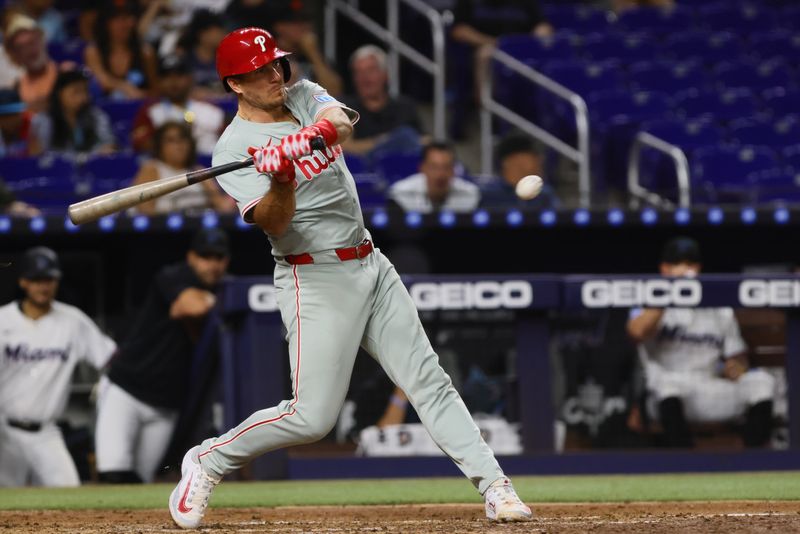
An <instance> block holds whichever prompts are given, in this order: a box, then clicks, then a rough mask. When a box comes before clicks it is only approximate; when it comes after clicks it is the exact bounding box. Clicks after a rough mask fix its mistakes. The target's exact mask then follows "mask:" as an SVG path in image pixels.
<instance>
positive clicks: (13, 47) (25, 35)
mask: <svg viewBox="0 0 800 534" xmlns="http://www.w3.org/2000/svg"><path fill="white" fill-rule="evenodd" d="M4 46H5V50H6V52H7V53H8V56H9V57H10V58H11V60H12V61H13V62H14V63H15V64H16V65H17V66H19V67H20V68H21V69H22V74H21V75H20V77H19V79H18V80H17V85H16V88H17V91H18V92H19V96H20V98H21V99H22V101H23V102H25V104H27V106H28V109H29V110H30V111H31V112H38V111H42V110H44V109H45V108H46V107H47V101H48V99H49V98H50V93H51V92H52V90H53V86H54V85H55V83H56V77H57V76H58V65H57V64H56V62H55V61H53V60H52V59H50V56H49V55H48V53H47V46H46V43H45V39H44V33H43V32H42V29H41V28H39V26H37V24H36V21H34V20H33V19H32V18H30V17H27V16H25V15H21V14H12V15H11V16H10V17H9V19H8V23H7V24H6V28H5V34H4Z"/></svg>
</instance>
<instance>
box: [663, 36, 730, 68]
mask: <svg viewBox="0 0 800 534" xmlns="http://www.w3.org/2000/svg"><path fill="white" fill-rule="evenodd" d="M742 50H743V47H742V43H741V41H740V40H739V38H738V37H737V36H736V35H735V34H733V33H731V32H718V33H712V34H708V33H706V32H697V31H693V32H689V31H687V32H680V33H676V34H674V35H671V36H669V37H667V40H666V42H665V43H664V46H663V49H662V54H663V55H664V56H665V57H667V58H670V59H673V60H675V61H688V60H699V61H702V62H705V63H715V62H717V61H728V60H730V59H731V58H735V57H738V56H740V55H741V53H742Z"/></svg>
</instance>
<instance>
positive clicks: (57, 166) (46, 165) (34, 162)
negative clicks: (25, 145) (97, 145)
mask: <svg viewBox="0 0 800 534" xmlns="http://www.w3.org/2000/svg"><path fill="white" fill-rule="evenodd" d="M74 175H75V162H74V161H73V160H71V159H68V158H65V157H62V156H58V155H55V154H47V155H45V156H41V157H32V158H0V178H2V179H3V180H4V181H5V182H6V183H11V182H15V181H19V180H27V179H30V178H41V177H48V178H54V179H57V180H59V181H70V182H71V181H72V178H73V176H74Z"/></svg>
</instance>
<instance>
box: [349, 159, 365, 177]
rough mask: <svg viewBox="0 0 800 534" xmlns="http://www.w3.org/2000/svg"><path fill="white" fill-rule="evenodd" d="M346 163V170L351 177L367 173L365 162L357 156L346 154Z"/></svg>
mask: <svg viewBox="0 0 800 534" xmlns="http://www.w3.org/2000/svg"><path fill="white" fill-rule="evenodd" d="M346 161H347V168H348V170H349V171H350V174H352V175H353V176H355V175H356V174H361V173H365V172H367V162H366V161H364V158H362V157H361V156H359V155H358V154H347V158H346Z"/></svg>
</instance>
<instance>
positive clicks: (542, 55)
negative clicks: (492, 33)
mask: <svg viewBox="0 0 800 534" xmlns="http://www.w3.org/2000/svg"><path fill="white" fill-rule="evenodd" d="M497 46H498V48H499V49H500V50H502V51H503V52H506V53H507V54H509V55H511V56H513V57H515V58H517V59H519V60H520V61H523V62H524V63H526V64H528V65H530V66H533V67H535V66H536V65H539V64H541V63H544V62H545V61H549V60H552V59H568V58H570V57H572V56H574V50H573V47H572V44H571V43H570V42H569V38H568V37H567V36H559V35H555V36H553V37H549V38H540V37H534V36H532V35H504V36H502V37H500V39H499V40H498V43H497Z"/></svg>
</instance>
